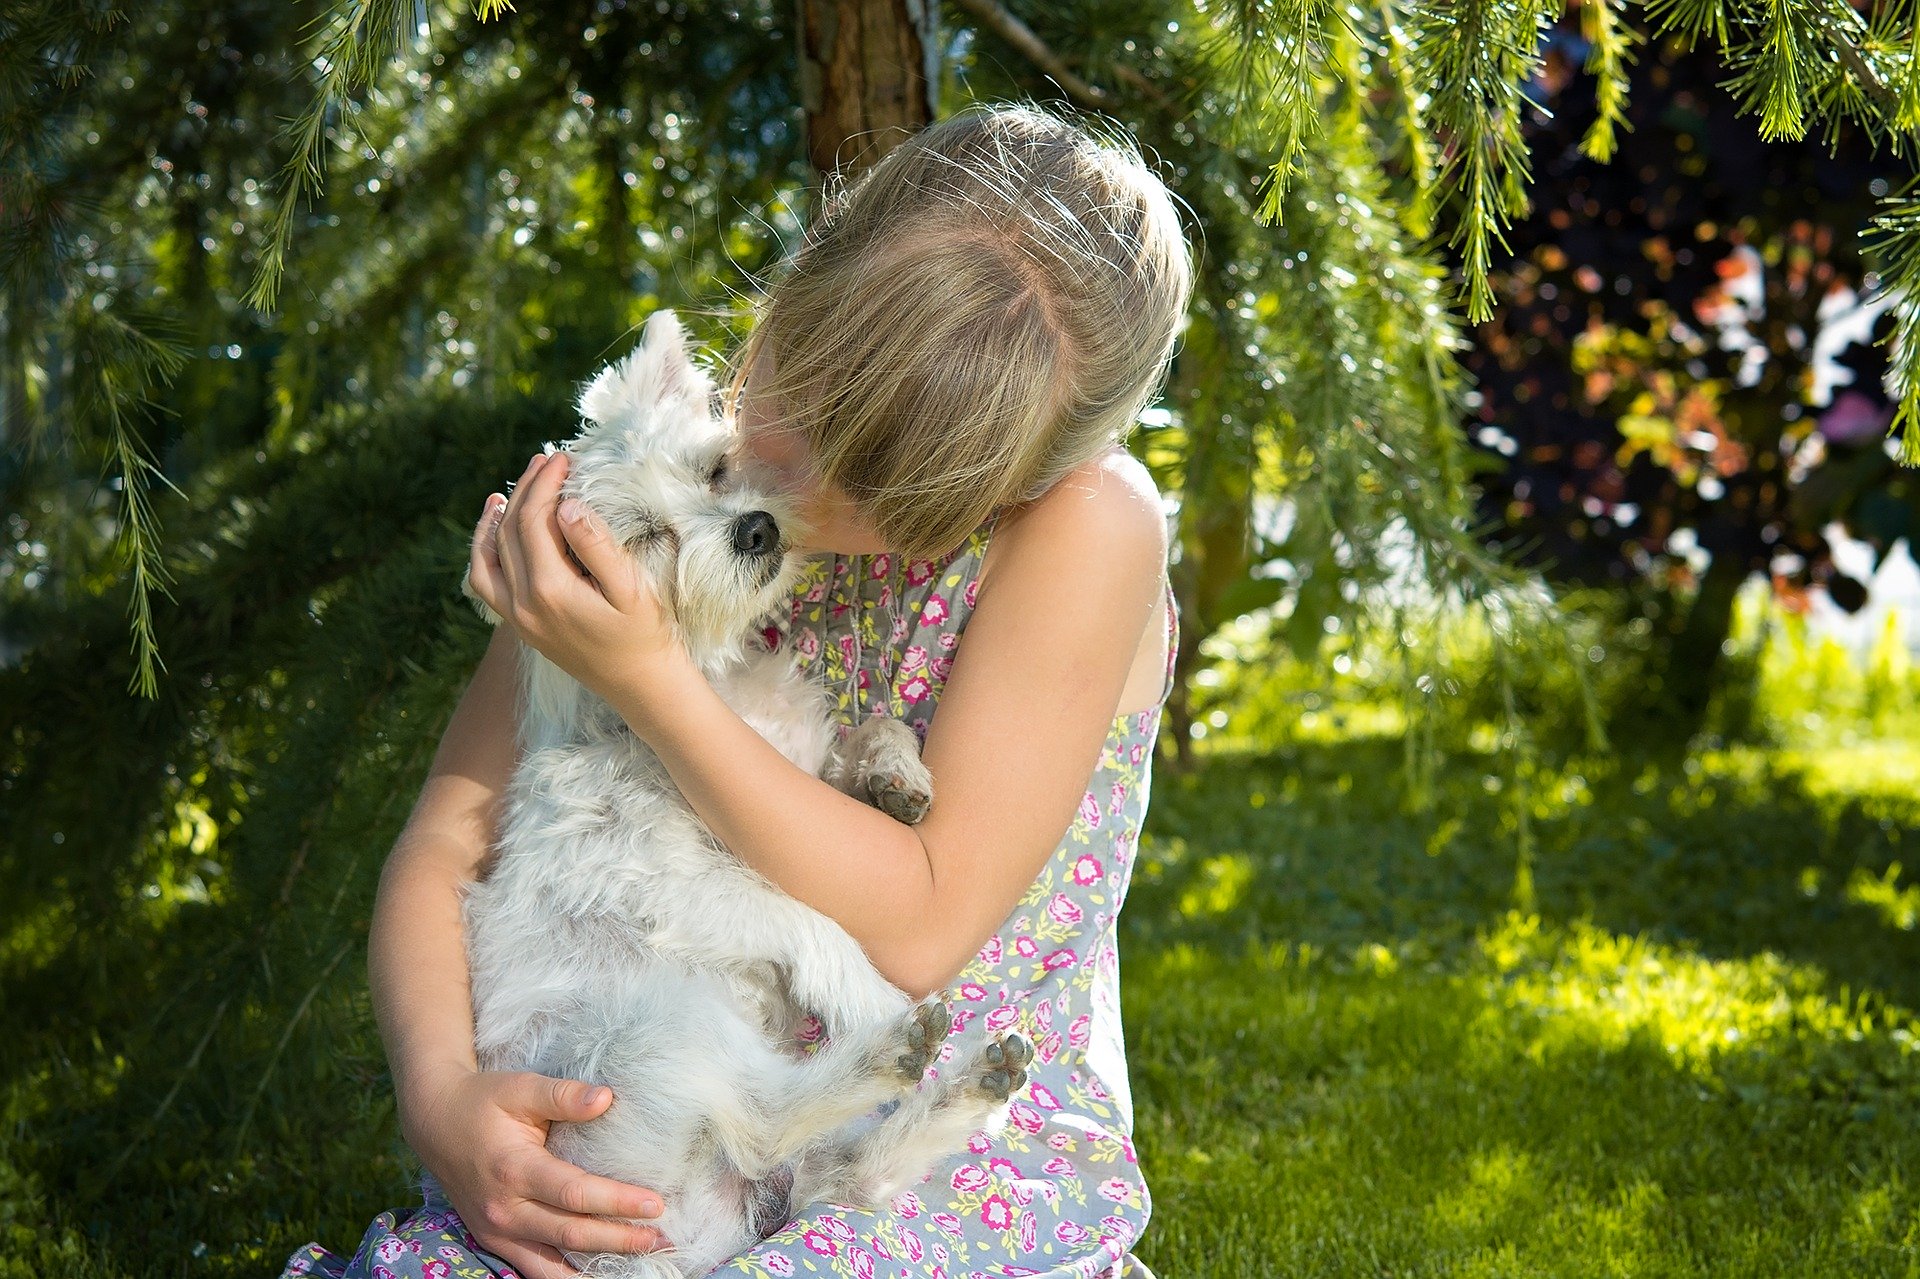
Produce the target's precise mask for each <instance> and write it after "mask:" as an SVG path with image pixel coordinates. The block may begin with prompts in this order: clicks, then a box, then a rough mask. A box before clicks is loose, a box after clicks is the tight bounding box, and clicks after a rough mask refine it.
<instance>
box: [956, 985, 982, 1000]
mask: <svg viewBox="0 0 1920 1279" xmlns="http://www.w3.org/2000/svg"><path fill="white" fill-rule="evenodd" d="M986 997H987V988H986V987H985V986H982V985H981V984H980V983H979V982H977V981H963V982H961V983H960V998H962V999H970V1000H973V1001H975V1002H976V1003H977V1002H978V1001H980V1000H982V999H985V998H986Z"/></svg>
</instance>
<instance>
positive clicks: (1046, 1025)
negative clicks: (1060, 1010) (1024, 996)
mask: <svg viewBox="0 0 1920 1279" xmlns="http://www.w3.org/2000/svg"><path fill="white" fill-rule="evenodd" d="M1033 1024H1034V1025H1036V1026H1038V1027H1039V1028H1040V1029H1042V1030H1052V1029H1053V1001H1052V1000H1051V999H1043V1000H1041V1001H1040V1002H1039V1003H1037V1004H1035V1005H1034V1009H1033Z"/></svg>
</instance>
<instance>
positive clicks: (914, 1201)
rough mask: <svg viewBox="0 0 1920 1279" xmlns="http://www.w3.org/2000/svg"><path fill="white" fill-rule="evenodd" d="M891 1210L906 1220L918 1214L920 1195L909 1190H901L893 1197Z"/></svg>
mask: <svg viewBox="0 0 1920 1279" xmlns="http://www.w3.org/2000/svg"><path fill="white" fill-rule="evenodd" d="M893 1211H894V1214H895V1215H896V1216H900V1217H905V1218H906V1219H907V1220H908V1221H911V1220H913V1219H914V1218H915V1217H918V1216H919V1215H920V1196H919V1195H916V1194H914V1193H913V1192H912V1191H911V1190H903V1191H901V1192H900V1193H899V1194H897V1195H895V1196H894V1197H893Z"/></svg>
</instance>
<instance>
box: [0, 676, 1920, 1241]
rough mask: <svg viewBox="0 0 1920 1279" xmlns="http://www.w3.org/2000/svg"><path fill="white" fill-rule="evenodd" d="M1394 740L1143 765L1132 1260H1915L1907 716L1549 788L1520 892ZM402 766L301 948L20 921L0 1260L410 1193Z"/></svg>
mask: <svg viewBox="0 0 1920 1279" xmlns="http://www.w3.org/2000/svg"><path fill="white" fill-rule="evenodd" d="M449 669H450V670H451V669H453V668H452V667H451V666H450V667H449ZM445 695H446V690H445V689H444V688H443V689H441V690H439V691H435V690H434V689H432V688H425V689H423V690H422V691H421V692H420V694H419V696H420V698H421V699H422V701H423V702H431V701H433V700H435V699H438V698H442V697H444V696H445ZM421 709H423V710H424V709H425V707H424V706H423V707H422V708H421ZM418 718H419V717H418V716H416V719H418ZM1354 722H1355V723H1359V722H1363V721H1360V720H1356V721H1354ZM430 740H431V734H430V733H424V732H422V733H421V734H420V741H421V742H428V741H430ZM1400 758H1401V748H1400V743H1399V742H1398V741H1396V740H1394V739H1392V738H1391V737H1374V736H1369V735H1367V734H1366V733H1362V732H1357V731H1354V730H1353V729H1351V728H1349V729H1345V730H1339V731H1330V732H1324V733H1322V734H1320V735H1319V736H1318V737H1317V738H1315V737H1308V738H1303V739H1301V741H1300V742H1299V743H1297V744H1295V745H1293V746H1290V747H1286V748H1284V749H1280V750H1278V751H1274V750H1268V751H1264V752H1251V753H1249V752H1240V751H1232V750H1225V751H1220V752H1217V753H1215V754H1213V755H1211V756H1209V757H1207V758H1206V759H1205V760H1204V762H1203V765H1202V767H1200V768H1199V769H1198V770H1197V771H1196V772H1195V773H1194V774H1193V775H1191V776H1186V777H1175V776H1174V775H1173V774H1172V773H1171V772H1170V771H1167V770H1165V769H1163V770H1162V771H1161V773H1160V775H1159V776H1158V777H1157V779H1156V785H1157V790H1156V794H1155V798H1154V802H1153V809H1152V814H1151V817H1150V822H1149V826H1150V832H1151V833H1150V836H1149V838H1148V839H1147V841H1146V843H1145V845H1144V846H1143V849H1142V854H1141V861H1140V865H1139V869H1138V872H1137V877H1136V882H1135V888H1134V892H1133V896H1132V898H1131V900H1130V902H1129V904H1128V906H1127V910H1126V913H1125V916H1124V921H1125V922H1124V924H1123V927H1124V930H1125V937H1124V942H1123V949H1122V955H1123V961H1122V962H1123V974H1124V977H1123V988H1124V991H1125V1004H1126V1014H1127V1019H1128V1023H1127V1024H1128V1033H1129V1041H1130V1047H1131V1060H1132V1063H1133V1072H1134V1100H1135V1105H1136V1108H1137V1112H1138V1124H1139V1147H1140V1150H1141V1154H1142V1159H1143V1160H1144V1161H1145V1164H1146V1167H1147V1173H1148V1178H1149V1182H1150V1184H1151V1186H1152V1188H1153V1190H1154V1195H1155V1204H1156V1206H1155V1214H1154V1220H1153V1223H1152V1225H1151V1227H1150V1228H1149V1232H1148V1235H1147V1237H1146V1239H1145V1240H1144V1242H1143V1244H1142V1246H1141V1251H1142V1255H1143V1256H1144V1257H1145V1259H1146V1260H1147V1261H1148V1262H1149V1263H1150V1264H1152V1265H1153V1266H1154V1267H1155V1269H1156V1270H1157V1271H1158V1272H1159V1273H1160V1274H1162V1275H1163V1276H1169V1277H1174V1279H1203V1277H1210V1276H1217V1277H1220V1279H1226V1277H1228V1276H1231V1277H1233V1279H1242V1277H1246V1276H1269V1275H1270V1276H1307V1275H1363V1276H1412V1275H1434V1276H1441V1275H1445V1276H1479V1275H1486V1276H1493V1275H1553V1276H1560V1275H1569V1276H1571V1275H1596V1276H1598V1275H1623V1276H1624V1275H1674V1276H1682V1275H1686V1276H1692V1275H1753V1276H1768V1277H1773V1276H1799V1275H1834V1276H1863V1275H1889V1276H1912V1275H1914V1274H1916V1273H1920V1218H1917V1217H1916V1211H1917V1210H1920V1191H1917V1190H1916V1181H1917V1180H1920V1055H1916V1050H1915V1040H1914V1030H1915V1019H1914V1015H1913V1014H1914V1010H1915V1009H1916V1008H1920V931H1916V927H1915V925H1916V915H1920V836H1917V835H1916V834H1915V830H1916V827H1917V826H1920V781H1917V780H1916V779H1920V734H1915V733H1912V732H1910V731H1904V730H1903V731H1902V732H1899V733H1891V734H1890V733H1885V732H1880V733H1865V734H1863V733H1857V732H1856V733H1850V732H1847V731H1841V730H1840V729H1838V728H1834V727H1833V726H1828V727H1827V728H1826V729H1825V730H1823V731H1822V732H1820V733H1815V734H1813V735H1811V736H1809V737H1808V739H1807V740H1806V741H1805V742H1804V743H1803V744H1802V745H1801V746H1799V747H1796V748H1793V749H1783V748H1776V749H1771V750H1762V749H1758V748H1737V749H1728V750H1723V751H1718V752H1709V753H1706V754H1700V755H1696V756H1695V757H1693V758H1692V759H1691V760H1689V761H1687V762H1686V763H1685V764H1684V765H1682V766H1675V767H1673V768H1672V769H1671V770H1669V771H1661V770H1660V769H1656V768H1652V767H1649V766H1643V765H1641V764H1639V763H1635V762H1631V761H1623V762H1621V763H1619V764H1618V765H1613V766H1609V767H1607V768H1604V769H1603V768H1600V767H1597V766H1593V765H1588V766H1585V767H1584V768H1582V769H1580V770H1569V771H1567V772H1565V773H1562V774H1559V775H1556V776H1554V777H1551V778H1548V779H1545V780H1543V781H1541V782H1540V783H1538V785H1537V786H1536V792H1535V796H1534V799H1533V811H1534V831H1535V835H1536V837H1537V839H1538V844H1539V846H1538V849H1537V852H1536V854H1535V857H1534V862H1533V867H1532V877H1533V883H1534V894H1535V896H1534V901H1533V907H1532V909H1531V910H1528V911H1516V910H1514V909H1513V906H1514V899H1513V896H1512V889H1513V884H1514V869H1515V863H1514V853H1513V847H1512V836H1511V831H1510V830H1509V829H1508V828H1507V827H1506V825H1505V824H1504V821H1505V815H1506V814H1508V813H1510V811H1511V809H1510V807H1509V806H1508V805H1507V803H1506V796H1505V795H1504V794H1503V793H1497V792H1496V791H1495V790H1493V789H1490V786H1489V781H1488V777H1489V774H1490V771H1491V770H1490V769H1489V767H1488V766H1486V765H1485V764H1484V763H1483V762H1482V761H1479V760H1476V759H1474V758H1471V757H1456V758H1455V759H1454V760H1453V761H1452V762H1451V763H1449V764H1448V765H1446V767H1445V768H1444V769H1443V771H1442V772H1441V773H1440V775H1439V776H1438V777H1437V779H1436V785H1435V787H1434V791H1433V798H1432V800H1431V803H1430V805H1429V807H1428V808H1427V809H1425V810H1423V811H1416V812H1407V811H1403V809H1402V805H1401V798H1400V796H1401V789H1400V786H1399V775H1398V772H1397V770H1398V767H1399V763H1400ZM423 765H424V759H423V757H422V756H421V755H420V753H419V752H418V751H417V750H414V751H410V753H407V754H405V755H404V757H403V758H401V759H400V760H399V761H395V760H393V759H385V758H383V759H382V760H378V761H375V762H374V763H372V764H370V765H369V768H368V769H367V770H363V772H364V773H365V775H366V777H369V778H374V779H376V780H378V785H377V786H375V785H374V782H371V781H370V782H367V783H366V785H365V786H362V785H361V783H360V782H358V781H356V782H355V783H354V784H353V788H348V789H346V790H344V791H343V790H340V789H339V788H336V791H335V793H336V794H337V795H339V797H340V798H339V803H340V804H349V805H363V806H364V807H365V808H366V810H367V812H366V814H364V815H359V816H356V815H354V814H346V815H344V816H342V817H341V818H340V820H341V821H343V822H344V823H345V830H347V831H349V832H351V831H354V830H357V829H361V828H362V827H364V828H365V829H367V830H371V831H373V832H374V833H373V834H372V835H348V836H329V838H337V839H341V840H345V841H346V843H347V844H350V845H351V847H350V848H348V849H347V851H345V852H341V853H336V854H330V855H329V857H330V860H328V861H326V862H324V863H315V864H316V865H322V866H324V867H326V871H325V873H324V875H322V876H321V878H320V879H319V880H318V881H317V883H316V887H317V888H318V889H319V890H320V895H319V896H318V897H313V898H308V899H306V900H311V901H313V902H315V903H316V904H315V905H314V906H313V907H312V908H311V909H309V910H308V911H306V912H305V913H304V914H302V915H301V916H299V929H300V931H299V932H298V933H297V945H296V943H295V941H294V940H290V939H289V936H290V935H289V934H287V933H284V932H283V933H280V934H277V936H278V937H279V940H278V941H276V942H274V943H273V944H272V945H269V946H265V947H259V946H254V947H253V948H252V949H250V948H249V944H246V939H247V938H248V937H249V936H250V935H251V934H250V933H249V930H250V929H251V928H252V927H253V926H254V921H253V920H252V919H250V918H227V917H226V915H227V914H231V913H232V912H226V913H222V912H221V911H220V909H219V908H218V904H217V902H216V903H215V904H214V905H213V906H208V907H203V908H201V910H200V913H199V914H197V915H193V916H192V918H193V919H194V920H196V921H199V922H197V923H196V924H195V926H194V927H193V928H190V929H185V928H179V927H161V926H159V925H158V924H156V923H154V922H153V921H149V920H146V919H145V918H144V917H143V915H142V912H146V911H157V910H160V909H162V908H163V906H165V908H167V909H178V904H177V903H174V904H172V905H170V906H169V905H167V904H165V903H161V904H154V903H151V902H149V901H148V900H147V899H145V898H142V897H138V896H136V895H129V896H128V898H127V900H128V901H130V902H133V903H137V904H131V905H127V906H126V907H124V909H125V911H126V912H127V913H126V917H125V919H124V927H122V928H121V929H119V930H118V931H117V933H115V934H113V935H110V936H106V937H102V938H100V939H97V940H94V941H90V942H89V943H88V945H87V946H86V947H84V948H74V947H71V946H68V945H67V944H66V943H65V942H63V941H62V939H61V934H60V932H59V920H60V919H61V918H62V917H63V916H62V915H61V913H60V912H59V911H58V910H57V909H54V908H52V907H46V908H38V909H35V910H33V911H31V912H29V913H27V914H25V915H18V914H16V916H15V918H18V919H22V920H24V921H25V922H22V923H19V924H17V925H15V927H14V932H13V934H12V935H10V936H8V937H6V938H4V939H0V942H4V945H0V960H3V961H4V963H3V964H0V1010H4V1021H5V1025H6V1027H7V1029H8V1032H9V1037H8V1039H7V1041H6V1042H5V1043H3V1044H0V1070H3V1071H4V1075H3V1076H0V1077H3V1078H4V1081H5V1083H4V1086H5V1088H6V1092H5V1093H4V1095H3V1097H0V1101H3V1102H4V1114H3V1115H0V1118H3V1119H4V1127H0V1132H4V1134H5V1135H4V1137H0V1142H4V1143H5V1144H4V1145H0V1276H4V1279H56V1277H57V1279H132V1277H133V1276H163V1275H164V1276H180V1275H219V1276H235V1277H239V1276H248V1277H260V1279H264V1277H265V1276H266V1275H270V1274H272V1273H274V1272H275V1271H276V1269H277V1267H278V1265H279V1264H280V1262H281V1261H282V1260H283V1259H284V1258H285V1256H286V1255H287V1253H288V1252H290V1251H291V1250H292V1249H293V1248H294V1247H295V1246H297V1245H299V1244H301V1243H304V1242H306V1241H307V1240H309V1239H313V1238H318V1239H321V1240H324V1241H326V1242H327V1243H328V1244H329V1245H330V1246H333V1247H335V1248H336V1249H343V1250H346V1249H351V1247H352V1246H353V1245H354V1244H355V1243H356V1242H357V1240H358V1238H359V1234H360V1231H361V1230H362V1229H364V1227H365V1225H366V1223H367V1222H368V1221H369V1220H370V1219H371V1218H372V1216H373V1215H374V1214H375V1213H376V1212H379V1211H380V1210H382V1209H385V1208H394V1207H405V1206H407V1205H408V1204H409V1203H411V1202H414V1201H413V1199H412V1198H411V1196H410V1194H409V1192H408V1169H407V1167H406V1163H405V1153H404V1150H403V1149H402V1147H401V1146H400V1144H399V1142H398V1138H397V1136H396V1135H395V1132H394V1126H393V1113H392V1106H391V1100H390V1084H389V1081H388V1080H387V1079H386V1078H385V1076H384V1074H383V1073H382V1067H381V1060H380V1054H379V1045H378V1040H377V1038H376V1037H375V1035H374V1030H373V1026H372V1021H371V1017H370V1013H369V1011H368V1007H367V1003H366V998H365V992H364V981H365V976H364V967H363V965H362V964H361V962H360V948H361V946H362V945H363V936H364V927H365V917H364V903H365V902H366V901H368V900H370V897H371V893H372V888H373V882H374V879H375V877H376V875H377V871H378V861H379V856H380V854H381V852H382V851H383V850H384V847H385V843H386V841H387V840H390V837H391V831H392V828H393V825H394V823H396V822H397V821H398V820H399V818H400V817H401V816H403V814H404V801H405V799H406V798H407V797H408V796H409V795H410V794H411V793H412V790H411V788H414V787H417V773H418V770H419V769H420V768H421V767H423ZM355 776H359V774H356V775H355ZM395 776H402V777H404V778H405V782H406V784H404V785H400V784H397V783H395V782H394V781H393V778H394V777H395ZM379 779H384V780H379ZM382 795H384V796H386V798H379V797H380V796H382ZM393 796H398V797H399V798H398V800H393V798H392V797H393ZM376 801H377V802H376ZM382 804H385V805H387V806H386V807H385V808H381V805H382ZM336 807H337V806H336ZM376 810H378V811H377V812H376ZM329 820H333V819H331V818H330V819H329ZM191 836H192V832H190V831H189V832H187V835H186V836H184V837H183V838H187V839H188V841H189V842H191ZM269 843H270V841H269ZM362 845H364V847H363V846H362ZM239 846H241V845H236V847H239ZM326 847H328V845H326V844H325V843H322V844H319V845H316V853H315V856H316V857H318V856H320V855H321V853H322V852H324V850H325V849H326ZM241 869H242V870H243V871H245V873H247V874H250V875H252V876H253V877H254V878H255V879H257V880H258V881H259V882H260V883H262V884H263V885H265V886H266V887H265V888H263V889H261V890H260V891H259V892H258V893H257V894H256V895H257V896H259V897H264V898H270V897H271V892H270V891H269V890H270V889H271V886H272V885H273V884H275V883H278V882H279V881H280V878H281V876H282V874H283V871H282V868H281V866H280V865H279V863H278V862H276V863H275V864H273V865H263V866H260V867H256V868H254V869H251V870H246V868H244V867H242V868H241ZM318 874H320V872H319V871H313V870H311V868H310V878H311V877H312V876H313V875H318ZM343 901H344V902H345V903H346V907H345V908H344V909H339V907H340V905H341V903H342V902H343ZM179 918H181V919H185V918H188V916H185V915H181V916H179ZM256 951H257V954H256ZM296 952H297V953H298V955H304V956H307V957H309V958H308V960H307V961H305V962H307V965H308V966H307V968H306V969H305V970H301V969H299V968H297V967H295V968H293V971H294V972H296V973H298V974H299V975H298V976H297V977H294V978H289V977H287V976H286V975H284V973H282V972H281V970H282V969H283V968H289V967H293V966H294V965H295V961H296ZM234 955H239V956H242V957H245V956H249V955H254V957H253V958H246V959H243V960H238V961H237V960H234V959H233V958H231V956H234ZM242 962H243V963H245V964H250V965H253V969H254V971H253V976H252V977H250V978H249V980H253V979H254V978H259V977H260V973H259V971H258V970H259V969H260V967H261V966H263V965H264V966H265V967H266V968H268V969H271V970H272V972H271V973H269V974H268V976H267V977H266V978H264V979H261V980H259V981H255V982H254V984H253V985H251V986H248V985H244V984H242V983H241V982H240V981H239V980H238V977H239V976H240V974H239V972H238V970H234V971H231V972H225V973H223V972H221V971H218V970H217V968H218V965H219V964H223V963H224V964H229V965H231V964H234V963H242ZM275 974H279V975H277V976H276V975H275ZM253 989H266V990H270V991H274V992H277V993H275V994H274V996H273V1000H274V1002H268V1003H256V1002H254V1001H253V1000H251V999H250V998H243V997H241V996H239V995H236V994H235V992H236V991H243V990H253ZM129 991H139V992H141V993H140V994H138V995H137V996H136V995H129V994H128V993H127V992H129ZM223 1001H224V1002H223ZM295 1023H298V1030H297V1033H296V1031H295V1030H294V1029H293V1026H294V1024H295ZM216 1026H218V1027H220V1029H219V1032H218V1034H216V1032H215V1029H214V1028H215V1027H216ZM154 1027H160V1028H162V1029H163V1030H164V1031H165V1033H164V1034H160V1035H159V1036H158V1037H148V1038H144V1039H143V1038H141V1034H142V1032H143V1028H144V1030H145V1031H147V1032H151V1031H152V1030H153V1028H154ZM167 1028H172V1029H167ZM128 1045H133V1046H132V1047H128ZM155 1045H161V1046H160V1047H156V1046H155ZM196 1045H198V1047H197V1048H196ZM223 1045H239V1046H238V1047H223ZM123 1152H130V1153H129V1154H128V1157H127V1158H125V1159H123V1158H122V1155H123ZM110 1174H111V1175H110Z"/></svg>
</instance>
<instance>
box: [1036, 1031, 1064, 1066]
mask: <svg viewBox="0 0 1920 1279" xmlns="http://www.w3.org/2000/svg"><path fill="white" fill-rule="evenodd" d="M1033 1051H1035V1052H1036V1053H1039V1054H1040V1059H1041V1060H1042V1061H1052V1060H1053V1059H1054V1058H1055V1057H1058V1056H1059V1055H1060V1032H1059V1031H1057V1030H1049V1031H1048V1032H1047V1033H1046V1034H1044V1035H1042V1036H1040V1042H1039V1043H1037V1044H1035V1045H1034V1046H1033Z"/></svg>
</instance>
